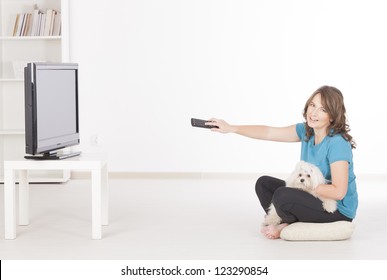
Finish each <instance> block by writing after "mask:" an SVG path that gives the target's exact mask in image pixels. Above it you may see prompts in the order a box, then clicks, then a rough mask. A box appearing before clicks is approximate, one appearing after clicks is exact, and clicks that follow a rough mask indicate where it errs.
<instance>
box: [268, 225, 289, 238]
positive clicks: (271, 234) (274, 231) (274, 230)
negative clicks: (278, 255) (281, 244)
mask: <svg viewBox="0 0 387 280" xmlns="http://www.w3.org/2000/svg"><path fill="white" fill-rule="evenodd" d="M286 226H288V224H285V223H283V224H279V225H269V226H264V227H262V229H261V233H262V234H263V235H264V236H265V237H266V238H269V239H278V238H280V234H281V231H282V230H283V229H284V227H286Z"/></svg>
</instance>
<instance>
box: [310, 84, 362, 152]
mask: <svg viewBox="0 0 387 280" xmlns="http://www.w3.org/2000/svg"><path fill="white" fill-rule="evenodd" d="M317 94H320V96H321V104H322V105H323V106H324V108H325V110H326V112H327V113H328V116H329V118H330V119H331V122H330V125H329V127H328V128H327V135H328V136H333V135H336V134H341V135H342V136H343V137H344V139H346V140H347V141H348V142H349V143H350V144H351V147H352V149H355V148H356V142H355V141H354V140H353V138H352V136H351V135H350V134H349V131H350V130H351V129H350V128H349V125H348V123H347V115H346V110H345V106H344V97H343V94H342V93H341V91H340V90H338V89H337V88H335V87H331V86H322V87H320V88H318V89H317V90H316V91H315V92H314V93H313V94H312V95H311V97H309V99H308V101H306V104H305V107H304V111H303V114H302V115H303V116H304V118H305V120H307V116H306V112H307V110H308V107H309V104H310V103H311V102H312V99H313V98H314V97H315V96H316V95H317ZM305 127H306V141H308V140H309V139H310V137H311V136H312V135H313V129H312V128H311V127H309V126H308V122H305Z"/></svg>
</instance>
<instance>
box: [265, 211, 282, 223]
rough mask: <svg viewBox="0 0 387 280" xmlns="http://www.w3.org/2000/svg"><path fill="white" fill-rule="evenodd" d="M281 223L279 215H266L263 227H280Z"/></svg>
mask: <svg viewBox="0 0 387 280" xmlns="http://www.w3.org/2000/svg"><path fill="white" fill-rule="evenodd" d="M280 223H281V218H280V217H279V216H278V215H277V213H271V214H270V213H269V214H268V215H266V217H265V220H264V221H263V224H262V225H263V226H269V225H279V224H280Z"/></svg>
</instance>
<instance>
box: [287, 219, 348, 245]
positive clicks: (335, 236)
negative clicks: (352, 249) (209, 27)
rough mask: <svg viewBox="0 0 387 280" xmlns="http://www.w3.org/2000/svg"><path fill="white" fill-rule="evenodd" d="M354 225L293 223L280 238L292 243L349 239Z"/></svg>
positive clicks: (346, 223) (343, 223) (344, 222)
mask: <svg viewBox="0 0 387 280" xmlns="http://www.w3.org/2000/svg"><path fill="white" fill-rule="evenodd" d="M354 229H355V224H353V223H351V222H346V221H338V222H332V223H301V222H297V223H293V224H290V225H288V226H287V227H285V228H284V229H283V230H282V231H281V238H282V239H284V240H293V241H320V240H321V241H324V240H344V239H348V238H350V237H351V235H352V233H353V231H354Z"/></svg>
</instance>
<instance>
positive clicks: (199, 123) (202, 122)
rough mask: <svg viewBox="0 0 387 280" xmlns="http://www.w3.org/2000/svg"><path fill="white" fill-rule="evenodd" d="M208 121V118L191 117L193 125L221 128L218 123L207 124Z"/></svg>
mask: <svg viewBox="0 0 387 280" xmlns="http://www.w3.org/2000/svg"><path fill="white" fill-rule="evenodd" d="M206 122H208V121H207V120H201V119H195V118H191V125H192V126H195V127H202V128H219V127H217V126H216V125H206V124H205V123H206Z"/></svg>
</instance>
